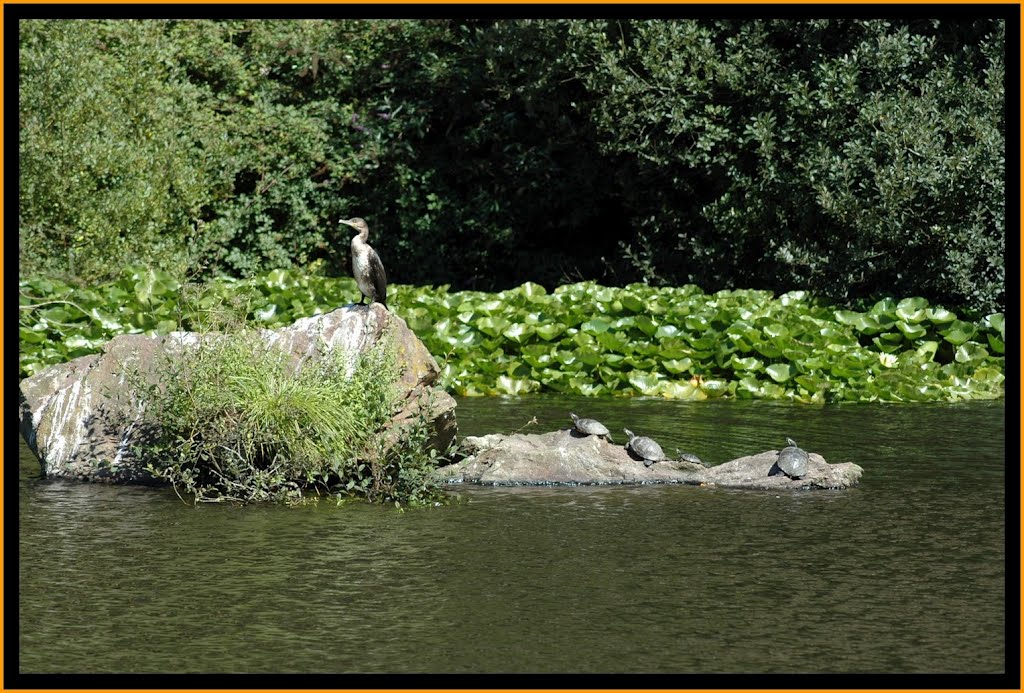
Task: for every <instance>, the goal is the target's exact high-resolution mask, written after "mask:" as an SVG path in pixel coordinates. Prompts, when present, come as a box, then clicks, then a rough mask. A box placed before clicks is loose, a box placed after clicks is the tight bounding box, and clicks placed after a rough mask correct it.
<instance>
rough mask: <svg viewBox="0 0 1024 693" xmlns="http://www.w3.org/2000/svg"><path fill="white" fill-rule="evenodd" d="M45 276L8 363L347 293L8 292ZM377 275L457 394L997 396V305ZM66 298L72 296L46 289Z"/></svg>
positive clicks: (156, 277)
mask: <svg viewBox="0 0 1024 693" xmlns="http://www.w3.org/2000/svg"><path fill="white" fill-rule="evenodd" d="M47 287H49V288H50V289H51V290H52V292H53V293H52V294H51V296H49V297H45V296H44V297H39V296H37V297H35V298H33V299H31V300H32V301H33V303H31V304H27V305H23V308H27V310H23V311H22V316H21V317H22V323H21V337H22V339H21V347H22V353H21V364H22V373H23V375H24V374H30V373H34V372H37V371H38V370H40V369H41V368H43V367H45V366H46V365H49V364H51V363H55V362H58V361H62V360H65V359H66V358H69V357H71V356H77V355H81V354H83V353H91V352H92V351H95V350H97V349H98V348H99V346H100V345H101V344H102V343H103V342H104V341H106V340H107V339H109V338H110V337H112V336H114V334H117V333H119V332H125V331H135V332H138V331H140V330H142V329H147V330H152V331H153V332H154V333H156V331H158V329H159V331H166V330H169V329H173V328H174V327H175V326H176V325H177V324H179V323H180V324H182V325H183V326H184V327H185V328H186V329H197V330H201V329H207V328H210V327H218V326H220V325H222V324H224V323H225V322H228V323H230V321H231V320H234V321H236V322H237V323H239V324H240V323H241V322H249V323H255V324H258V325H261V326H267V327H277V326H281V325H286V324H289V323H291V322H293V321H294V320H296V319H298V318H300V317H303V316H306V315H314V314H317V313H319V312H324V311H328V310H332V309H333V308H335V307H337V306H340V305H343V304H346V303H352V302H355V301H357V300H358V298H359V292H358V290H357V289H356V288H355V285H354V282H353V281H352V280H350V279H344V280H334V279H325V278H322V277H311V276H308V275H303V274H300V273H295V272H288V271H284V270H274V271H272V272H269V273H267V274H265V275H261V276H257V277H253V278H251V279H248V280H244V281H240V280H219V281H215V282H210V283H207V284H205V285H202V286H193V287H183V288H181V289H179V288H177V287H176V286H175V285H173V283H171V282H169V279H168V277H166V276H165V275H162V274H160V273H155V272H148V273H147V272H141V271H136V272H133V273H130V274H129V275H127V276H126V277H125V278H124V279H122V280H120V281H119V282H115V283H113V284H108V285H104V286H100V287H97V288H96V289H94V290H89V291H87V292H85V291H83V292H78V293H74V294H72V293H70V289H69V288H68V287H66V286H61V285H60V284H59V283H58V282H54V281H52V280H46V279H34V280H30V281H28V282H23V283H22V290H23V292H27V291H30V290H31V291H36V292H41V291H43V290H44V289H46V288H47ZM389 289H390V291H389V302H390V304H391V306H392V310H394V311H395V313H396V314H397V315H399V316H400V317H402V318H403V319H404V320H405V321H406V322H407V324H408V325H409V327H410V328H411V329H413V330H414V331H415V332H416V333H417V334H418V335H419V337H420V338H421V339H422V340H423V342H424V343H425V345H426V346H427V348H428V349H429V350H430V351H431V353H433V354H436V355H438V356H444V361H445V365H444V367H443V372H442V376H443V379H444V385H445V387H446V388H447V389H449V390H450V391H451V392H453V393H455V394H458V395H495V394H509V395H515V394H521V393H527V392H548V391H555V392H566V393H572V394H584V395H646V396H662V397H669V398H676V399H707V398H717V397H736V398H763V399H782V398H784V399H794V400H798V401H807V402H833V401H876V400H878V401H955V400H962V399H982V398H998V397H1002V396H1003V381H1004V379H1005V376H1004V375H1003V372H1004V362H1005V359H1004V356H1003V354H1004V350H1005V339H1006V337H1005V325H1004V317H1003V314H1002V313H993V314H990V315H988V316H986V317H985V318H983V319H981V320H979V321H974V320H970V319H965V318H966V316H965V317H964V318H961V317H960V316H958V315H957V314H956V313H954V312H952V311H949V310H947V309H945V308H943V307H941V306H937V305H932V304H931V303H930V302H929V301H927V300H926V299H923V298H907V299H903V300H900V301H897V300H895V299H884V300H881V301H878V302H876V303H874V304H870V305H869V306H867V307H866V309H865V310H863V311H854V310H843V309H837V307H836V306H834V305H830V304H828V303H826V302H824V301H823V300H821V299H819V298H815V297H813V296H812V295H811V294H808V293H807V292H802V291H796V292H789V293H786V294H782V295H780V296H778V297H775V296H774V295H773V294H772V293H771V292H768V291H753V290H739V291H719V292H716V293H713V294H706V293H704V292H703V291H701V290H700V289H699V288H697V287H696V286H694V285H684V286H682V287H660V288H655V287H651V286H649V285H645V284H631V285H628V286H626V287H623V288H613V287H605V286H601V285H598V284H595V283H593V282H581V283H576V284H569V285H564V286H561V287H558V288H557V289H556V290H555V291H553V292H551V293H548V292H547V291H546V290H545V289H544V288H543V287H542V286H540V285H538V284H533V283H527V284H523V285H522V286H519V287H517V288H515V289H510V290H506V291H502V292H498V293H485V292H479V291H461V292H450V291H449V290H448V287H410V286H407V285H394V286H392V287H389ZM72 299H73V302H74V303H75V305H77V306H80V308H79V309H75V308H72V307H69V306H68V305H66V304H65V303H61V302H60V301H68V300H72ZM141 299H145V300H146V301H148V303H147V304H146V305H147V306H149V307H148V308H147V309H145V310H144V309H143V308H142V304H141V303H140V300H141ZM27 300H29V299H28V298H26V297H24V296H23V301H27ZM103 301H107V302H106V303H104V302H103ZM140 321H141V322H140Z"/></svg>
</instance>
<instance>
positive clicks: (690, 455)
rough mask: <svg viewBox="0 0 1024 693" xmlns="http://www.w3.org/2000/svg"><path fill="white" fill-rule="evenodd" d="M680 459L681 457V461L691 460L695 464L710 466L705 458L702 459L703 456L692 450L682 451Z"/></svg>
mask: <svg viewBox="0 0 1024 693" xmlns="http://www.w3.org/2000/svg"><path fill="white" fill-rule="evenodd" d="M678 459H679V461H680V462H691V463H693V464H699V465H701V466H702V467H707V466H708V465H707V463H706V462H705V461H704V460H702V459H701V458H699V457H697V455H694V454H693V453H692V452H681V453H679V458H678Z"/></svg>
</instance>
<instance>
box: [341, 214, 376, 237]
mask: <svg viewBox="0 0 1024 693" xmlns="http://www.w3.org/2000/svg"><path fill="white" fill-rule="evenodd" d="M338 221H339V222H340V223H342V224H344V225H345V226H351V227H352V228H354V229H355V230H356V231H358V232H359V233H365V232H367V231H369V228H368V227H367V226H366V222H365V221H363V220H362V219H360V218H359V217H352V218H351V219H339V220H338Z"/></svg>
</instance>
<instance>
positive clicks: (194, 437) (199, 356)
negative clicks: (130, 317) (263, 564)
mask: <svg viewBox="0 0 1024 693" xmlns="http://www.w3.org/2000/svg"><path fill="white" fill-rule="evenodd" d="M288 361H289V360H288V358H287V357H286V355H285V353H284V352H282V351H281V350H280V349H278V348H273V347H268V346H266V344H265V343H264V342H263V341H262V340H261V339H260V338H259V336H258V335H257V334H256V333H254V332H251V331H241V332H236V333H233V334H230V335H229V334H224V335H220V337H219V338H218V339H217V340H216V341H212V342H206V343H203V344H201V345H200V346H198V347H193V348H191V349H187V350H186V351H185V353H184V356H183V358H181V359H180V360H178V359H175V360H174V361H170V360H169V361H168V363H167V364H166V366H165V369H164V371H163V372H162V373H161V374H160V378H159V384H158V385H153V386H144V385H142V384H141V382H142V381H141V380H140V379H139V378H138V377H135V378H133V380H134V381H135V387H136V390H137V392H136V396H138V397H141V399H142V400H143V401H144V403H145V415H146V421H147V423H148V424H149V425H151V426H153V427H154V428H155V429H156V430H157V431H158V434H156V435H155V438H154V439H153V440H151V441H148V442H147V443H146V444H145V445H143V446H140V448H139V450H138V453H139V454H140V455H141V456H142V459H143V460H145V461H147V469H148V470H149V471H150V473H152V474H153V475H154V476H155V477H157V478H161V479H164V480H166V481H169V482H171V483H172V484H173V485H174V487H175V489H176V490H178V491H179V493H181V492H184V493H185V494H187V495H189V496H191V497H192V498H193V499H194V502H197V503H198V502H219V501H232V502H240V503H248V502H253V501H288V502H298V501H301V500H303V499H304V498H307V497H314V498H317V497H320V496H325V495H326V496H336V497H340V498H350V497H355V498H365V499H367V500H369V501H374V502H394V503H395V504H396V505H401V504H402V503H412V504H421V503H426V502H430V501H434V500H437V499H442V498H443V494H442V493H441V491H440V490H439V489H438V487H437V486H436V484H434V483H433V482H432V480H431V478H430V471H431V470H432V469H434V468H435V466H436V459H437V452H436V451H430V452H425V444H426V442H427V440H428V430H427V423H426V422H425V421H422V420H421V421H418V422H416V423H415V424H414V425H412V426H409V427H406V428H404V429H403V430H402V432H401V436H400V439H399V440H398V441H397V442H394V443H392V444H390V445H385V443H384V441H385V437H384V436H383V435H382V430H383V429H384V427H385V424H386V423H387V422H388V420H389V418H390V417H391V415H392V414H393V413H394V412H395V408H396V406H397V404H398V394H399V393H398V391H397V388H396V385H395V383H396V381H397V379H398V376H399V371H398V367H397V364H396V359H395V354H394V349H393V347H391V346H390V345H389V344H388V342H387V341H386V340H382V341H381V342H378V344H377V345H376V346H375V347H374V348H373V349H372V350H370V351H368V352H366V353H364V354H362V355H361V356H360V357H358V358H355V357H354V356H353V355H350V354H344V353H341V352H338V351H335V352H330V353H327V354H319V355H318V356H317V357H316V358H313V359H310V360H307V361H305V362H304V363H303V365H302V367H301V368H300V369H299V371H298V372H297V373H295V372H293V368H292V367H291V366H290V364H289V362H288Z"/></svg>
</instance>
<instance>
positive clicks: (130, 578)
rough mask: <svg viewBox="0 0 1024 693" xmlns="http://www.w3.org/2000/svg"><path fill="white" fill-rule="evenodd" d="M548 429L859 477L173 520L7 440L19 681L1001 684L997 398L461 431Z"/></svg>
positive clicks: (683, 413)
mask: <svg viewBox="0 0 1024 693" xmlns="http://www.w3.org/2000/svg"><path fill="white" fill-rule="evenodd" d="M570 410H572V411H575V412H576V413H578V414H580V415H586V416H591V417H594V418H598V419H600V420H602V421H603V422H604V423H605V424H606V425H608V427H609V428H610V429H612V432H613V435H614V433H616V432H619V431H621V429H622V427H623V426H627V427H629V428H630V429H632V430H633V431H634V432H636V433H637V434H638V435H649V436H652V437H654V438H656V439H657V440H658V441H659V442H660V443H661V444H662V447H664V448H665V449H666V451H674V449H675V448H676V447H680V448H681V449H684V450H690V451H693V452H696V453H698V454H700V455H701V456H702V457H705V458H706V459H709V460H710V461H712V462H714V463H720V462H724V461H726V460H728V459H732V458H734V457H738V456H740V455H744V454H749V453H752V452H758V451H761V450H764V449H769V448H777V447H779V445H780V444H781V442H784V440H785V437H786V436H790V437H793V438H794V439H796V440H797V442H799V443H800V444H801V445H802V446H803V447H805V448H806V449H808V450H812V451H815V452H819V453H821V454H822V455H824V456H825V458H826V459H828V460H829V461H833V462H838V461H854V462H857V463H859V464H861V465H862V466H863V467H864V468H865V474H864V477H863V478H862V484H861V486H860V487H858V488H856V489H852V490H849V491H842V492H816V493H796V492H794V493H784V494H770V493H763V492H745V491H730V490H724V489H700V488H692V487H678V486H671V487H657V486H643V487H568V488H557V487H555V488H550V487H546V488H480V487H470V488H460V489H459V492H460V494H461V495H462V498H463V502H462V503H460V504H457V505H452V506H447V507H443V508H430V509H421V510H414V511H410V512H406V513H397V512H394V511H392V510H387V509H381V508H375V507H369V506H363V505H355V506H347V507H343V508H336V507H333V506H330V507H329V506H322V507H316V508H300V509H293V508H280V507H273V506H271V507H261V506H249V507H244V508H238V507H233V506H203V507H199V508H193V507H191V506H186V505H183V504H182V503H181V502H180V501H179V500H178V499H177V497H176V496H175V495H174V494H173V493H172V492H169V491H161V490H154V489H145V488H131V487H108V486H102V485H83V484H74V483H65V482H52V481H44V480H40V479H38V478H36V477H37V474H38V465H37V463H36V462H35V460H34V458H32V456H31V453H29V452H28V451H27V449H25V448H24V446H23V448H22V459H21V462H22V481H21V489H20V507H19V520H20V527H19V539H20V541H19V547H20V550H19V577H20V604H19V612H18V613H19V616H20V619H21V630H20V638H19V646H20V658H21V662H20V663H21V669H22V671H26V672H76V671H78V672H85V671H94V672H168V671H169V672H186V671H196V672H246V671H248V672H559V671H566V672H615V671H621V672H719V671H724V672H755V673H756V672H798V671H835V672H854V671H856V672H894V671H899V672H990V671H1000V670H1002V669H1003V667H1004V653H1005V641H1004V634H1003V628H1004V610H1005V604H1004V592H1003V590H1004V545H1003V542H1004V527H1005V523H1004V462H1005V460H1004V441H1003V431H1004V410H1003V405H1002V403H990V404H986V403H982V404H971V405H957V406H950V405H927V406H891V405H885V406H883V405H871V406H867V405H856V406H842V407H827V408H821V407H805V406H790V405H779V404H763V403H749V404H748V403H737V402H729V403H697V404H689V403H679V402H665V401H656V400H629V399H625V400H623V399H597V400H595V399H583V398H568V397H550V396H545V397H535V398H523V399H517V400H500V399H472V400H462V401H460V404H459V409H458V414H459V421H460V428H461V431H462V433H463V434H469V435H473V434H482V433H487V432H495V431H502V432H510V431H512V430H515V429H517V428H520V427H522V426H523V425H524V424H526V422H527V421H529V420H530V419H531V417H534V416H536V417H537V419H538V422H539V424H538V425H536V426H529V427H527V428H526V429H525V430H526V431H532V432H541V431H546V430H553V429H555V428H558V427H565V426H568V425H569V424H570V420H569V416H568V412H569V411H570ZM623 439H624V437H623ZM823 648H824V649H825V651H826V654H825V655H822V654H821V652H822V649H823Z"/></svg>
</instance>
